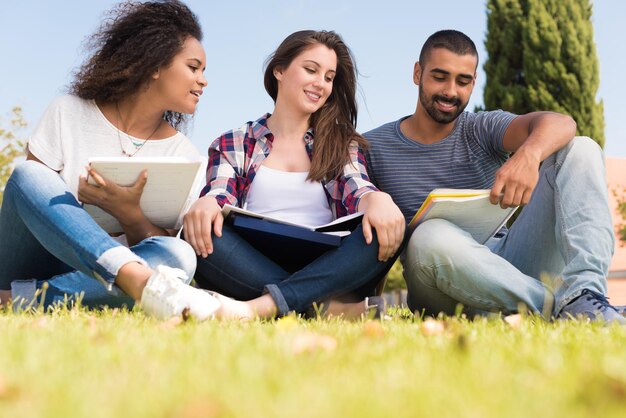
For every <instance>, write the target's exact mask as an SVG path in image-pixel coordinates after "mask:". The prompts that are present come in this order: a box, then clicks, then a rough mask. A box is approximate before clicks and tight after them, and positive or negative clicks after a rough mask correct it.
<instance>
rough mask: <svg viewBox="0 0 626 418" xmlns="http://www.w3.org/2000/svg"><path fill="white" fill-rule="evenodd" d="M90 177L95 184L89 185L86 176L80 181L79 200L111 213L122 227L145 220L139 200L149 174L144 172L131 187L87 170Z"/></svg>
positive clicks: (94, 171) (92, 170)
mask: <svg viewBox="0 0 626 418" xmlns="http://www.w3.org/2000/svg"><path fill="white" fill-rule="evenodd" d="M87 173H88V175H89V177H91V178H93V179H94V181H95V184H89V182H88V181H87V177H86V176H80V178H79V180H78V199H79V200H80V201H81V202H83V203H87V204H90V205H95V206H98V207H99V208H101V209H102V210H104V211H105V212H107V213H109V214H110V215H111V216H113V217H114V218H115V219H117V220H118V221H119V223H120V224H122V225H132V224H135V223H137V222H141V221H143V220H144V219H145V216H144V214H143V212H142V211H141V208H140V207H139V200H140V199H141V194H142V193H143V188H144V186H145V185H146V182H147V181H148V172H147V171H146V170H144V171H142V172H141V173H140V174H139V177H137V180H135V183H133V184H132V185H130V186H120V185H117V184H115V182H113V181H111V180H109V179H107V178H106V177H104V176H102V175H100V174H99V173H98V172H97V171H96V170H94V169H92V168H87Z"/></svg>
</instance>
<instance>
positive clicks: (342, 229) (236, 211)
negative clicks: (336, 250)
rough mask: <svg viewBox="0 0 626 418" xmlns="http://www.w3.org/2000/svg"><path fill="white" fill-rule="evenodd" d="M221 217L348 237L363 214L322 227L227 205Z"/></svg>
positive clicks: (356, 214) (345, 217) (354, 214)
mask: <svg viewBox="0 0 626 418" xmlns="http://www.w3.org/2000/svg"><path fill="white" fill-rule="evenodd" d="M222 215H223V216H224V219H228V217H229V216H231V217H233V216H247V217H250V218H256V219H264V220H266V221H269V222H272V223H276V224H281V225H291V226H296V227H299V228H303V229H307V230H309V231H316V232H322V233H325V234H329V235H337V236H340V237H343V236H346V235H350V232H352V230H353V229H354V228H356V227H357V226H359V224H360V223H361V220H362V219H363V212H356V213H353V214H352V215H347V216H342V217H341V218H338V219H335V220H334V221H332V222H329V223H327V224H324V225H318V226H309V225H302V224H297V223H293V222H288V221H283V220H281V219H277V218H273V217H271V216H267V215H262V214H259V213H256V212H252V211H249V210H246V209H241V208H238V207H237V206H232V205H229V204H225V205H224V207H223V208H222Z"/></svg>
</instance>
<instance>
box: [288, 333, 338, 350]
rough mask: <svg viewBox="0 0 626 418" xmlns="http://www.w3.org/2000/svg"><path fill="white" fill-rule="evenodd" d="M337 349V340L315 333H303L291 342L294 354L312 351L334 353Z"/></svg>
mask: <svg viewBox="0 0 626 418" xmlns="http://www.w3.org/2000/svg"><path fill="white" fill-rule="evenodd" d="M336 348H337V340H336V339H335V338H333V337H331V336H329V335H322V334H317V333H315V332H303V333H302V334H299V335H297V336H296V337H295V338H294V340H293V345H292V349H293V352H294V353H295V354H300V353H310V352H313V351H318V350H322V351H334V350H335V349H336Z"/></svg>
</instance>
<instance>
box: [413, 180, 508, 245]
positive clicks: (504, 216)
mask: <svg viewBox="0 0 626 418" xmlns="http://www.w3.org/2000/svg"><path fill="white" fill-rule="evenodd" d="M476 192H480V191H472V192H470V193H463V190H462V189H461V190H457V191H456V192H454V190H451V189H448V190H446V193H442V194H440V195H439V196H437V195H436V194H435V193H434V191H433V196H430V195H429V197H431V199H427V201H425V202H424V205H423V206H424V207H423V208H420V210H418V214H419V216H418V217H416V218H415V219H413V220H412V221H411V224H410V226H409V228H411V229H413V228H415V227H416V226H417V225H419V224H421V223H422V222H424V221H426V220H428V219H435V218H439V219H445V220H447V221H449V222H451V223H453V224H455V225H457V226H458V227H460V228H461V229H463V230H464V231H466V232H468V233H470V234H471V235H472V237H473V238H474V239H475V240H476V241H477V242H478V243H480V244H484V243H485V242H487V240H488V239H489V238H491V237H492V236H493V235H494V234H495V233H496V232H498V231H499V230H500V228H502V226H504V224H505V223H506V221H507V220H508V219H509V218H510V217H511V215H513V213H514V212H515V211H516V210H517V207H514V208H507V209H502V208H501V207H500V206H499V205H493V204H491V202H490V201H489V191H488V190H486V191H484V192H483V193H476ZM442 196H443V197H442ZM445 196H454V197H445ZM459 196H465V197H459Z"/></svg>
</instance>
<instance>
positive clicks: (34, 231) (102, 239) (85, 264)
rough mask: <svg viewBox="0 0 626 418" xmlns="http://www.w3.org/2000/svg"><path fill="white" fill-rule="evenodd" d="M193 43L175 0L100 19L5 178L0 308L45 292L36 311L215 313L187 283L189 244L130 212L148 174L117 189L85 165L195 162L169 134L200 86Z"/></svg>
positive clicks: (193, 26) (200, 56)
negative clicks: (114, 228)
mask: <svg viewBox="0 0 626 418" xmlns="http://www.w3.org/2000/svg"><path fill="white" fill-rule="evenodd" d="M201 39H202V30H201V28H200V25H199V23H198V21H197V18H196V16H195V15H194V14H193V13H192V12H191V11H190V10H189V9H188V8H187V6H185V5H184V4H182V3H181V2H179V1H175V0H169V1H154V2H146V3H139V2H125V3H122V4H120V5H118V6H117V7H116V8H114V9H113V10H112V11H111V12H110V14H109V16H108V17H107V19H105V20H104V21H103V23H102V26H101V28H100V30H99V31H98V32H97V33H95V34H94V35H93V36H92V37H91V47H92V49H93V53H92V55H91V57H90V58H89V59H88V60H87V61H86V62H85V63H84V65H83V66H82V67H81V68H80V70H79V71H78V72H77V73H76V75H75V80H74V81H73V83H72V84H71V87H70V94H68V95H65V96H62V97H59V98H58V99H56V100H55V101H54V102H53V103H52V104H51V105H50V106H49V107H48V109H47V110H46V112H45V114H44V116H43V118H42V119H41V121H40V122H39V124H38V126H37V127H36V128H35V130H34V132H33V133H32V135H31V137H30V138H29V140H28V156H27V161H25V162H24V163H22V164H21V165H19V166H18V167H16V169H15V171H14V173H13V174H12V176H11V178H10V179H9V181H8V183H7V186H6V189H5V193H4V202H3V204H2V209H1V212H0V299H1V301H2V302H3V303H6V302H7V301H8V300H10V299H11V298H12V297H13V299H14V302H15V303H18V302H19V301H20V300H21V301H22V302H27V301H29V300H32V299H33V297H34V295H35V292H36V289H38V288H42V287H44V288H47V290H46V292H45V298H43V297H42V298H41V299H43V300H42V302H43V303H44V304H45V305H46V306H48V305H51V304H53V303H55V302H57V301H63V300H66V298H68V297H69V299H70V300H72V298H74V297H75V296H76V295H79V294H82V303H83V304H84V305H88V306H97V305H102V304H107V305H110V306H115V305H119V304H122V303H125V304H129V305H132V303H133V301H140V302H141V305H142V307H143V309H144V310H145V311H146V312H147V313H148V314H150V315H153V316H156V317H159V318H166V317H169V316H172V315H177V314H181V313H182V311H183V310H185V309H188V311H189V313H190V314H191V315H192V316H194V317H196V318H198V319H206V318H207V317H209V316H211V315H212V314H213V311H214V310H215V308H216V306H217V302H216V301H215V300H214V298H213V297H211V296H210V295H208V294H207V293H206V292H203V291H201V290H198V289H194V288H192V287H190V286H188V285H187V283H188V281H189V280H190V279H189V277H191V275H193V272H194V270H195V265H196V260H195V254H194V252H193V250H192V249H191V247H190V246H189V245H188V244H186V243H185V242H184V241H182V240H180V239H177V238H175V237H171V236H170V235H171V234H172V233H173V232H174V231H166V230H163V229H161V228H159V227H157V226H155V225H153V224H152V223H151V222H150V221H149V220H148V219H147V218H146V216H145V215H144V214H143V212H142V210H141V208H140V207H139V198H140V197H141V193H142V191H143V186H144V185H145V183H146V181H147V175H146V173H145V172H144V173H142V174H141V175H140V176H139V178H138V179H137V180H136V182H135V183H134V184H133V185H131V186H129V187H122V186H118V185H116V184H114V183H112V182H110V181H107V180H106V179H105V178H102V177H101V176H100V175H99V174H98V173H96V172H95V171H93V170H92V169H90V168H89V167H87V168H85V167H86V166H87V165H88V159H89V158H90V157H102V156H106V157H117V156H128V157H134V156H140V157H148V156H185V157H191V158H200V155H199V153H198V151H197V150H196V148H195V147H194V146H193V144H192V143H191V141H190V140H189V139H188V138H187V137H186V136H185V135H183V134H182V133H181V132H179V131H177V128H179V127H181V126H182V125H183V124H184V122H185V118H186V117H187V116H185V115H191V114H193V113H194V112H195V110H196V105H197V103H198V100H199V99H200V95H201V94H202V90H203V88H204V87H205V86H206V84H207V82H206V79H205V78H204V75H203V71H204V67H205V59H206V58H205V53H204V49H203V48H202V45H201V44H200V41H201ZM87 176H92V177H93V178H95V179H96V181H97V184H95V185H92V184H89V183H88V182H87ZM80 202H82V203H89V204H93V205H96V206H99V207H100V208H102V209H103V210H105V211H106V212H108V213H109V214H111V215H112V216H114V217H115V218H116V219H117V220H118V221H119V223H120V224H121V225H122V226H123V228H124V232H125V237H121V238H119V239H114V238H113V237H110V236H109V235H108V234H107V233H106V232H105V231H104V230H103V229H101V228H100V227H99V226H98V225H97V224H96V223H95V221H94V220H93V219H92V218H91V217H90V216H89V215H88V214H87V212H85V211H84V210H83V208H82V206H81V203H80ZM124 241H126V243H127V244H128V245H130V248H129V247H127V246H126V245H124V244H123V242H124ZM42 294H43V292H42ZM18 296H19V299H18Z"/></svg>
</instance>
